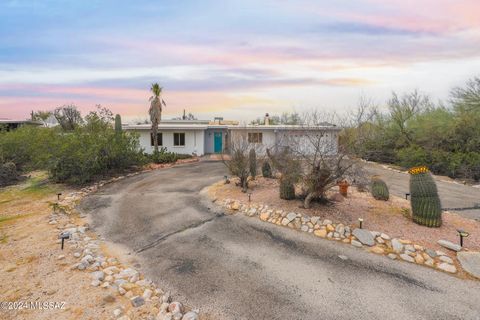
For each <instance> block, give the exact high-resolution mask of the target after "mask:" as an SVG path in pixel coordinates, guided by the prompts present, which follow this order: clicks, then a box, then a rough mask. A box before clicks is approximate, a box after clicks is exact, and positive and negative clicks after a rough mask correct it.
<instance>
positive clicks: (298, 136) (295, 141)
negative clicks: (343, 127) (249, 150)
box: [231, 128, 338, 154]
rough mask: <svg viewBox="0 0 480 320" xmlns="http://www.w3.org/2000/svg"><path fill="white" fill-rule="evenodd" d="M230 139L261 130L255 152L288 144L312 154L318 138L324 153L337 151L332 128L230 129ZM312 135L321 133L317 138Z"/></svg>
mask: <svg viewBox="0 0 480 320" xmlns="http://www.w3.org/2000/svg"><path fill="white" fill-rule="evenodd" d="M231 132H232V136H231V138H232V141H235V140H236V139H239V138H241V137H242V136H246V135H248V133H249V132H261V133H262V135H263V137H262V143H261V144H256V151H257V154H265V153H266V149H267V148H270V149H273V148H274V147H275V146H290V147H292V148H293V149H295V150H297V151H301V152H302V153H304V154H313V153H314V151H315V146H314V145H313V144H312V142H313V143H316V142H317V141H318V140H317V139H319V140H320V142H319V145H320V146H322V148H323V152H324V153H325V154H336V153H337V152H338V132H337V131H333V130H326V131H305V132H304V131H301V130H284V129H281V130H275V129H274V130H272V129H263V130H262V129H250V128H249V129H248V130H231ZM313 135H321V136H320V137H319V138H316V137H313Z"/></svg>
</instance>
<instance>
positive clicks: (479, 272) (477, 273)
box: [457, 252, 480, 279]
mask: <svg viewBox="0 0 480 320" xmlns="http://www.w3.org/2000/svg"><path fill="white" fill-rule="evenodd" d="M457 258H458V261H460V264H461V265H462V268H463V270H465V271H466V272H468V273H469V274H471V275H472V276H474V277H476V278H478V279H480V252H459V253H457Z"/></svg>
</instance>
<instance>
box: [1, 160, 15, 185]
mask: <svg viewBox="0 0 480 320" xmlns="http://www.w3.org/2000/svg"><path fill="white" fill-rule="evenodd" d="M16 180H18V173H17V168H16V166H15V163H13V162H6V163H3V164H0V186H6V185H9V184H11V183H13V182H15V181H16Z"/></svg>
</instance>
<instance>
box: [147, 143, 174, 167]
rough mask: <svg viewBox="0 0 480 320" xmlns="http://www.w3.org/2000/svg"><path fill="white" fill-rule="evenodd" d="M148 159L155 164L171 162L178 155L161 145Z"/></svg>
mask: <svg viewBox="0 0 480 320" xmlns="http://www.w3.org/2000/svg"><path fill="white" fill-rule="evenodd" d="M150 159H151V161H152V162H153V163H157V164H161V163H172V162H176V161H177V160H178V159H179V155H177V154H176V153H174V152H168V151H167V148H165V147H162V148H160V149H159V150H158V152H153V154H152V155H151V156H150Z"/></svg>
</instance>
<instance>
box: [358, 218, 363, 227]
mask: <svg viewBox="0 0 480 320" xmlns="http://www.w3.org/2000/svg"><path fill="white" fill-rule="evenodd" d="M358 225H359V228H360V229H362V226H363V218H358Z"/></svg>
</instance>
